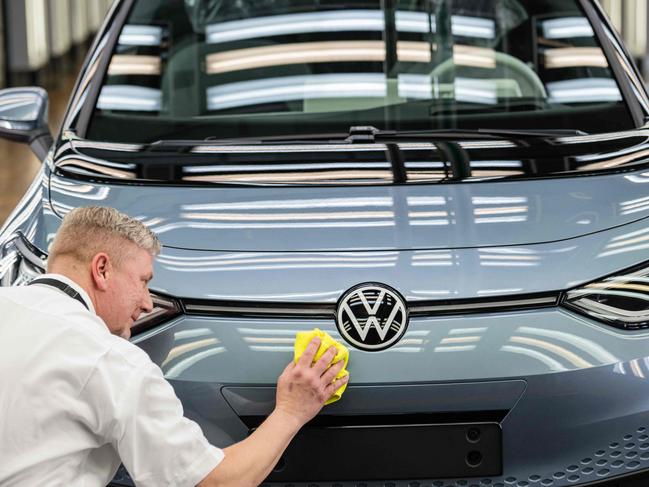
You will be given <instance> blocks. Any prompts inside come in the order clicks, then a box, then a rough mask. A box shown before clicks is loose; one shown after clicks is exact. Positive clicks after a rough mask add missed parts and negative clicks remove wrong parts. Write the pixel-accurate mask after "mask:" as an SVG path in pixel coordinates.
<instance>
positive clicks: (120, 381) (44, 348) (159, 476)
mask: <svg viewBox="0 0 649 487" xmlns="http://www.w3.org/2000/svg"><path fill="white" fill-rule="evenodd" d="M46 277H53V278H56V279H58V280H61V281H64V282H65V283H66V284H69V285H70V286H72V287H73V288H74V289H75V290H76V291H77V292H79V293H80V294H81V296H82V297H83V299H84V301H85V302H86V303H87V304H88V306H89V308H90V311H89V310H88V309H86V308H85V307H84V306H83V305H82V304H81V303H80V302H78V301H76V300H74V299H72V298H71V297H69V296H67V295H66V294H64V293H63V292H62V291H60V290H58V289H56V288H53V287H50V286H45V285H42V284H38V285H33V286H28V287H12V288H0V316H1V318H0V486H1V487H10V486H21V487H30V486H39V487H40V486H44V487H45V486H58V485H60V486H84V487H88V486H102V487H103V486H105V485H106V484H107V483H108V482H109V481H110V480H111V479H112V477H113V476H114V475H115V472H116V471H117V468H118V467H119V464H120V459H121V461H122V462H123V463H124V465H125V466H126V469H127V470H128V471H129V473H130V474H131V477H132V478H133V480H134V481H135V484H136V485H138V486H152V487H153V486H155V487H161V486H194V485H196V484H197V483H198V482H200V481H201V480H202V479H203V478H205V476H206V475H207V474H208V473H209V472H210V471H211V470H212V469H213V468H214V467H216V466H217V465H218V464H219V462H220V461H221V460H222V459H223V456H224V455H223V451H222V450H220V449H218V448H216V447H214V446H212V445H210V444H209V443H208V441H207V439H206V438H205V437H204V435H203V433H202V431H201V429H200V428H199V426H198V425H197V424H196V423H194V422H193V421H190V420H189V419H187V418H185V417H184V416H183V409H182V406H181V403H180V401H179V400H178V398H177V397H176V395H175V393H174V391H173V389H172V387H171V386H170V385H169V383H168V382H167V381H166V380H165V379H164V377H163V376H162V372H161V371H160V369H159V368H158V367H157V366H156V365H155V364H154V363H153V362H151V360H150V359H149V357H148V355H147V354H146V353H145V352H144V351H142V350H141V349H139V348H138V347H136V346H135V345H133V344H131V343H130V342H128V341H127V340H124V339H123V338H119V337H117V336H114V335H111V334H110V333H109V331H108V328H107V327H106V325H105V324H104V322H103V321H102V320H101V318H99V317H98V316H97V315H96V314H95V312H94V308H93V305H92V302H91V301H90V299H89V297H88V295H87V294H86V293H85V292H84V291H83V289H81V288H80V286H78V285H76V284H75V283H74V282H72V281H70V280H69V279H66V278H65V277H63V276H58V275H47V276H46Z"/></svg>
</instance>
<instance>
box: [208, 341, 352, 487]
mask: <svg viewBox="0 0 649 487" xmlns="http://www.w3.org/2000/svg"><path fill="white" fill-rule="evenodd" d="M319 346H320V339H319V338H314V339H313V340H312V341H311V343H309V345H308V347H307V349H306V350H305V352H304V354H303V355H302V357H300V360H299V361H298V363H297V364H296V363H295V362H291V363H290V364H288V366H287V367H286V369H284V372H283V373H282V375H281V376H280V377H279V380H278V381H277V397H276V404H275V409H274V411H273V412H272V413H271V415H270V416H268V418H267V419H266V421H264V422H263V423H262V424H261V425H260V426H259V428H257V430H255V432H254V433H253V434H251V435H250V436H249V437H248V438H246V439H245V440H243V441H241V442H239V443H236V444H234V445H232V446H230V447H228V448H226V449H225V450H224V451H225V458H224V459H223V460H222V461H221V463H219V465H218V466H217V467H216V468H214V469H213V470H212V471H211V472H210V473H209V474H208V475H207V477H205V479H203V481H202V482H201V483H200V484H198V485H199V487H216V486H218V487H230V486H236V487H242V486H243V487H248V486H250V487H254V486H257V485H259V484H260V483H261V482H263V481H264V479H265V478H266V477H267V476H268V474H269V473H270V472H271V470H272V469H273V467H274V466H275V464H276V463H277V462H278V460H279V458H280V457H281V456H282V453H283V452H284V450H285V449H286V447H287V446H288V445H289V443H290V442H291V440H292V439H293V437H294V436H295V434H296V433H297V432H298V431H299V430H300V428H301V427H302V426H304V425H305V424H306V423H307V422H308V421H310V420H311V419H312V418H313V417H314V416H315V415H316V414H318V412H319V411H320V409H322V406H323V405H324V403H325V401H326V400H327V399H329V398H330V397H331V395H332V394H333V393H334V392H335V391H336V390H338V388H340V387H341V386H342V385H343V384H344V383H345V382H347V376H345V377H343V378H341V379H338V380H337V381H335V382H333V380H334V378H335V377H336V375H337V374H338V372H340V370H341V369H342V367H343V361H342V360H341V361H339V362H337V363H335V364H333V365H331V361H332V360H333V359H334V357H335V356H336V349H335V347H331V348H330V349H329V350H327V352H325V353H324V354H323V356H322V357H321V358H320V360H318V362H316V363H315V364H312V362H313V358H314V357H315V354H316V352H317V351H318V347H319Z"/></svg>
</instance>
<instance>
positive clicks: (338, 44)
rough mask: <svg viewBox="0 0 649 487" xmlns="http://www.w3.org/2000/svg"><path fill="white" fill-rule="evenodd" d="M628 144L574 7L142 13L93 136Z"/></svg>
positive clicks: (268, 1)
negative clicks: (608, 140) (409, 137)
mask: <svg viewBox="0 0 649 487" xmlns="http://www.w3.org/2000/svg"><path fill="white" fill-rule="evenodd" d="M359 125H363V126H373V127H376V128H378V129H381V130H397V131H399V130H433V129H476V128H494V129H514V128H515V129H521V128H529V129H566V130H582V131H585V132H588V133H600V132H611V131H617V130H626V129H629V128H632V127H633V120H632V118H631V115H630V113H629V110H628V108H627V107H626V104H625V103H624V101H623V97H622V94H621V91H620V89H619V87H618V84H617V82H616V80H615V78H614V76H613V74H612V71H611V69H610V67H609V63H608V60H607V58H606V56H605V54H604V51H603V50H602V48H601V47H600V45H599V43H598V41H597V39H596V37H595V34H594V31H593V27H592V26H591V24H590V22H589V20H588V19H587V17H586V16H585V14H584V12H583V11H582V9H581V8H580V7H579V5H578V2H577V0H353V1H349V0H348V1H344V2H343V1H335V0H310V1H307V0H136V1H135V2H134V6H133V7H132V10H131V12H130V13H129V16H128V20H127V22H126V25H124V27H123V29H122V31H121V35H120V37H119V41H118V44H117V46H116V48H115V51H114V53H113V56H112V60H111V62H110V66H109V69H108V72H107V75H106V77H105V80H104V86H103V87H102V89H101V92H100V95H99V97H98V100H97V104H96V107H95V110H94V114H93V116H92V119H91V123H90V126H89V129H88V132H87V134H86V136H87V138H89V139H93V140H101V141H110V142H138V143H142V142H153V141H157V140H165V139H167V140H169V139H192V140H203V139H217V140H218V139H227V138H237V137H274V136H281V137H291V136H296V137H297V136H299V135H307V134H329V133H331V134H343V133H347V132H349V128H350V127H352V126H359Z"/></svg>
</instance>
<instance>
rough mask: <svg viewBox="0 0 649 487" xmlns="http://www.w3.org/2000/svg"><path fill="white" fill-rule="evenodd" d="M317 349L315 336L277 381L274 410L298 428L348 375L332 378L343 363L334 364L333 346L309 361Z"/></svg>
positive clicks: (334, 353)
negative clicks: (332, 362)
mask: <svg viewBox="0 0 649 487" xmlns="http://www.w3.org/2000/svg"><path fill="white" fill-rule="evenodd" d="M319 347H320V338H318V337H315V338H314V339H313V340H311V342H310V343H309V345H307V347H306V350H305V351H304V353H303V354H302V356H301V357H300V359H299V360H298V362H297V363H295V362H293V361H291V363H290V364H288V366H287V367H286V368H285V369H284V372H282V375H281V376H280V377H279V380H278V381H277V397H276V405H275V410H276V411H277V412H281V413H284V414H285V415H286V416H288V417H290V418H292V419H293V420H294V421H296V423H297V427H298V428H300V427H302V426H303V425H304V424H306V423H307V422H309V421H310V420H311V419H312V418H313V417H314V416H315V415H316V414H318V412H319V411H320V410H321V409H322V406H323V405H324V403H325V401H327V399H329V398H330V397H331V396H332V395H333V393H334V392H335V391H337V390H338V389H339V388H340V387H342V386H343V384H345V383H346V382H347V380H348V377H349V376H345V377H341V378H340V379H338V380H336V381H335V382H334V378H335V377H336V375H338V372H340V370H341V369H342V368H343V366H344V361H343V360H340V361H338V362H336V363H335V364H333V365H332V364H331V361H332V360H333V359H334V358H335V357H336V347H331V348H329V349H328V350H327V351H326V352H325V353H324V354H323V355H322V357H320V360H318V361H317V362H316V363H315V364H314V363H313V359H314V357H315V355H316V353H317V352H318V348H319Z"/></svg>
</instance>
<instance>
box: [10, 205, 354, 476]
mask: <svg viewBox="0 0 649 487" xmlns="http://www.w3.org/2000/svg"><path fill="white" fill-rule="evenodd" d="M159 251H160V243H159V241H158V239H157V237H156V236H155V235H154V234H153V233H152V232H151V231H150V230H148V229H147V228H146V227H145V226H144V225H142V224H141V223H140V222H138V221H136V220H134V219H132V218H129V217H128V216H126V215H124V214H121V213H119V212H118V211H116V210H113V209H109V208H80V209H76V210H73V211H71V212H70V213H69V214H68V215H67V216H66V217H65V218H64V220H63V223H62V225H61V227H60V229H59V232H58V234H57V236H56V238H55V240H54V242H53V244H52V246H51V249H50V256H49V260H48V274H46V275H45V276H42V277H40V278H37V279H35V281H34V282H33V283H32V284H31V285H30V286H27V287H22V288H2V289H0V310H1V312H2V317H3V319H2V320H1V321H0V486H2V487H9V486H36V485H38V486H52V485H63V486H76V485H78V486H103V485H106V484H107V483H108V482H109V481H110V479H111V478H112V476H113V475H114V474H115V471H116V469H117V467H118V466H119V463H120V460H121V461H122V462H123V463H124V465H125V466H126V468H127V469H128V471H129V473H130V474H131V476H132V477H133V479H134V480H135V483H136V484H137V485H142V486H155V487H161V486H192V485H200V486H201V487H204V486H208V487H209V486H238V487H241V486H254V485H258V484H259V483H260V482H262V481H263V479H264V478H265V477H266V476H267V475H268V474H269V473H270V471H271V469H272V468H273V466H274V465H275V463H276V462H277V461H278V459H279V457H280V456H281V454H282V452H283V451H284V449H285V448H286V447H287V446H288V444H289V442H290V441H291V439H292V438H293V436H294V435H295V434H296V433H297V431H298V430H299V429H300V428H301V427H302V426H303V425H304V424H305V423H306V422H307V421H309V420H310V419H311V418H313V417H314V416H315V415H316V414H317V413H318V411H319V410H320V409H321V408H322V406H323V404H324V402H325V401H326V400H327V399H328V398H329V397H330V396H331V394H332V393H333V392H334V391H335V390H336V389H337V388H338V387H340V386H341V385H342V384H344V382H345V381H346V378H345V379H342V380H338V381H335V382H334V377H335V376H336V374H337V373H338V372H339V371H340V369H341V368H342V362H339V363H336V364H333V365H331V361H332V360H333V357H334V356H335V350H334V349H333V348H331V349H330V350H328V351H327V353H325V355H324V356H323V357H322V358H321V359H320V360H319V361H318V362H317V363H315V364H312V361H313V358H314V356H315V353H316V351H317V349H318V347H319V342H318V341H317V340H314V341H313V342H311V343H310V344H309V347H308V349H307V351H306V352H305V353H304V355H303V356H302V358H301V359H300V361H299V362H298V363H297V364H295V363H293V362H291V363H290V364H289V365H288V366H287V367H286V369H285V370H284V371H283V372H282V374H281V376H280V377H279V380H278V384H277V395H276V405H275V409H274V411H273V412H272V414H271V415H270V416H269V417H268V418H267V419H266V421H265V422H264V423H263V424H262V425H261V426H260V427H259V428H258V429H257V430H256V431H255V432H254V433H253V434H252V435H250V436H249V437H248V438H246V439H245V440H243V441H241V442H240V443H237V444H235V445H232V446H230V447H228V448H225V449H224V450H220V449H219V448H216V447H214V446H211V445H210V444H209V443H208V442H207V440H206V439H205V437H204V436H203V434H202V432H201V431H200V428H199V427H198V425H197V424H195V423H194V422H192V421H190V420H188V419H186V418H184V417H183V411H182V407H181V404H180V401H179V400H178V399H177V397H176V396H175V394H174V392H173V389H172V388H171V386H170V385H169V384H168V383H167V382H166V381H165V380H164V378H163V376H162V373H161V371H160V369H159V368H158V367H157V366H156V365H154V364H153V363H152V362H151V360H150V359H149V357H148V356H147V355H146V353H145V352H143V351H142V350H141V349H139V348H138V347H136V346H134V345H132V344H131V343H130V342H129V341H128V340H125V339H124V338H128V337H129V336H130V327H131V326H132V324H133V322H134V321H135V320H137V318H138V316H139V315H140V314H141V313H142V312H147V311H150V310H151V309H152V306H153V305H152V302H151V297H150V296H149V291H148V288H147V284H148V283H149V281H150V280H151V278H152V277H153V274H152V272H153V259H154V256H155V255H156V254H157V253H158V252H159Z"/></svg>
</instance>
